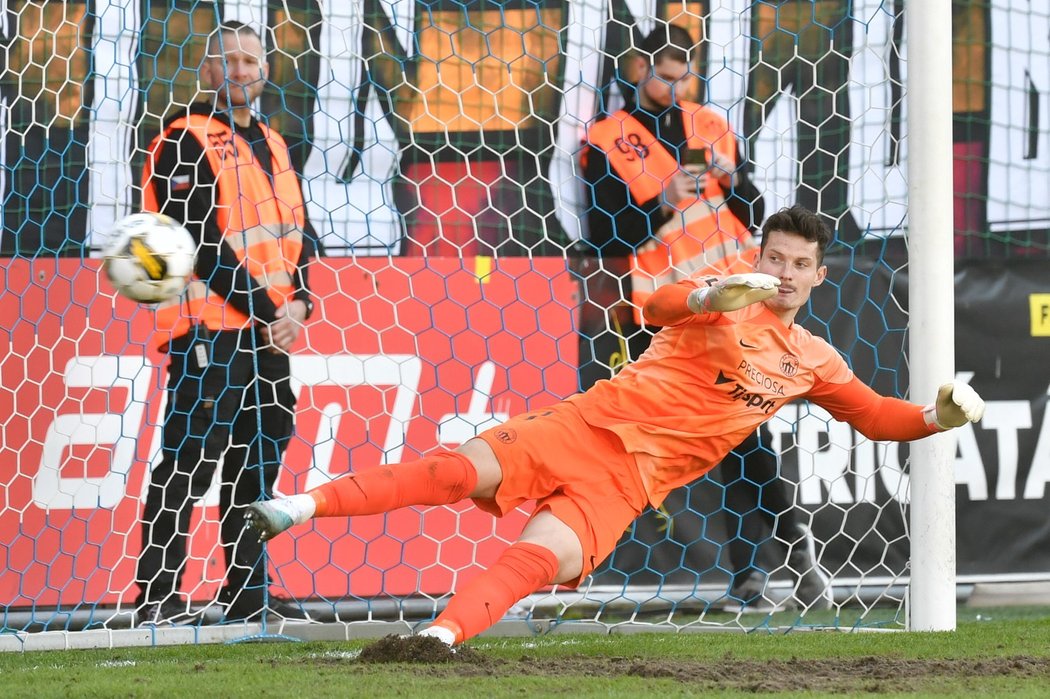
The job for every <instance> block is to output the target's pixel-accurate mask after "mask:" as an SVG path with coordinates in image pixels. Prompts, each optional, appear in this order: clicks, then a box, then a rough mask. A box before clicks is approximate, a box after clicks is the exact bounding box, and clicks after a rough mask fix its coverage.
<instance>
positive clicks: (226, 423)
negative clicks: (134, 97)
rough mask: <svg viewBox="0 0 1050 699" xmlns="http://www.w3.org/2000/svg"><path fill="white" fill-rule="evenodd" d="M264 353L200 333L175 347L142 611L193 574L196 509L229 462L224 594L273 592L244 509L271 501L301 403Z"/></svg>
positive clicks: (253, 343)
mask: <svg viewBox="0 0 1050 699" xmlns="http://www.w3.org/2000/svg"><path fill="white" fill-rule="evenodd" d="M257 347H261V342H260V340H259V337H258V335H257V333H255V332H254V331H251V330H246V331H243V332H235V331H224V332H213V333H209V332H208V331H207V330H205V329H203V328H198V329H194V330H193V331H191V332H190V333H189V334H187V335H185V336H183V337H180V338H176V339H175V340H173V341H172V343H171V347H170V348H169V357H170V365H169V369H168V405H167V410H166V412H165V415H164V426H163V435H162V444H161V449H162V458H161V461H160V464H159V465H158V466H157V467H156V468H155V469H154V470H153V472H152V474H151V476H150V484H149V489H148V491H147V494H146V506H145V509H144V511H143V516H142V520H143V522H142V553H141V554H140V556H139V560H138V568H137V572H136V581H137V582H138V584H139V588H140V594H139V603H140V604H141V603H143V602H159V601H163V600H164V599H165V598H166V597H168V596H169V595H171V594H172V593H173V592H175V591H177V590H178V589H179V587H180V585H181V582H182V575H183V572H184V570H185V567H186V555H187V554H186V540H187V536H188V534H189V523H190V515H191V514H192V511H193V506H194V504H195V503H197V502H198V501H199V500H200V499H201V498H202V497H204V495H205V493H206V492H207V490H208V488H209V486H210V485H211V482H212V478H213V476H214V474H215V470H216V468H218V466H219V464H220V462H221V463H222V474H221V489H220V496H219V499H220V502H219V514H220V519H221V525H220V536H221V539H222V548H223V553H224V555H225V559H226V569H227V574H226V585H227V587H228V588H231V589H233V590H238V589H241V588H244V587H258V588H260V590H261V589H262V588H264V587H265V586H267V585H268V584H269V579H268V574H267V571H266V561H265V560H264V559H263V547H262V544H260V543H259V542H258V537H257V536H253V535H252V533H251V531H250V530H247V529H245V528H244V516H243V510H244V508H245V507H246V506H247V505H249V504H251V503H252V502H255V501H256V500H258V499H260V497H262V496H263V495H266V496H267V497H269V496H270V495H271V494H272V490H273V485H274V482H275V481H276V480H277V474H278V470H279V468H280V463H281V458H282V456H283V455H284V451H285V449H287V447H288V443H289V441H290V440H291V435H292V429H293V417H294V414H295V396H294V395H293V394H292V389H291V370H290V363H289V357H288V355H286V354H274V353H272V352H269V351H267V350H262V349H260V350H256V348H257Z"/></svg>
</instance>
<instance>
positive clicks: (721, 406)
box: [246, 206, 984, 646]
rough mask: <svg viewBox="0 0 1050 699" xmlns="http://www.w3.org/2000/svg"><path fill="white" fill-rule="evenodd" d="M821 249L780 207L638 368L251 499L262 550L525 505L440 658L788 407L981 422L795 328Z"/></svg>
mask: <svg viewBox="0 0 1050 699" xmlns="http://www.w3.org/2000/svg"><path fill="white" fill-rule="evenodd" d="M830 239H831V235H830V233H829V232H828V230H827V228H826V227H825V226H824V224H823V223H822V222H821V220H820V219H819V218H818V217H817V215H816V214H814V213H812V212H810V211H808V210H806V209H804V208H802V207H798V206H796V207H793V208H790V209H784V210H781V211H779V212H778V213H776V214H774V215H773V216H771V217H770V218H769V219H768V220H767V221H766V222H765V225H764V226H763V235H762V244H761V252H760V255H759V258H758V261H757V262H756V263H755V272H754V273H745V274H734V275H731V276H728V277H725V278H715V277H708V278H696V277H694V278H689V279H686V280H683V281H680V282H678V283H675V284H671V285H667V286H664V287H661V288H659V289H657V290H656V291H655V293H653V294H652V296H650V297H649V299H648V300H647V302H646V304H645V307H644V313H645V319H646V321H647V322H648V323H651V324H654V325H659V326H663V328H662V329H661V330H660V332H658V333H657V334H656V336H655V337H654V338H653V341H652V344H651V346H650V347H649V349H648V351H646V352H645V353H644V354H643V355H642V356H641V357H640V358H639V359H638V360H637V361H636V362H634V363H633V364H630V365H628V366H626V367H624V369H623V370H622V371H621V372H620V373H618V374H617V375H616V376H614V377H613V378H612V379H609V380H605V381H599V382H598V383H597V384H595V385H594V386H593V387H592V388H591V389H589V390H588V391H586V392H585V393H581V394H577V395H575V396H572V397H571V398H568V399H567V400H564V401H562V402H560V403H557V404H555V405H552V406H549V407H546V408H541V409H539V410H534V411H532V412H528V413H525V414H523V415H519V416H516V417H514V418H512V419H511V420H509V421H508V422H506V423H504V424H502V425H500V426H498V427H495V428H492V429H489V430H486V431H485V432H483V433H482V434H481V435H479V436H478V437H477V438H476V439H472V440H470V441H468V442H466V443H464V444H463V445H461V446H460V447H459V448H458V449H456V450H455V451H451V452H443V453H438V454H434V455H431V456H427V457H425V458H423V459H420V460H417V461H412V462H408V463H403V464H398V465H393V466H381V467H378V468H372V469H366V470H362V471H361V472H359V473H354V474H351V475H348V476H345V477H343V478H339V479H337V480H335V481H332V482H331V483H328V484H325V485H323V486H321V487H319V488H316V489H314V490H311V491H309V492H307V493H304V494H300V495H293V496H290V497H284V498H278V499H275V500H270V501H265V502H257V503H255V504H253V505H251V506H250V507H249V509H248V512H247V515H246V516H247V519H248V523H249V525H250V526H252V527H254V528H255V529H256V530H258V531H259V534H260V539H263V540H266V539H270V538H271V537H273V536H275V535H277V534H279V533H280V532H283V531H284V530H286V529H288V528H289V527H291V526H293V525H295V524H301V523H303V522H306V521H307V520H308V519H310V518H311V517H336V516H353V515H368V514H377V513H381V512H387V511H389V510H394V509H397V508H401V507H406V506H409V505H443V504H448V503H454V502H457V501H459V500H462V499H464V498H468V497H469V498H472V499H473V500H474V502H475V504H476V505H477V506H478V507H480V508H481V509H483V510H485V511H486V512H490V513H492V514H493V515H495V516H496V517H500V516H502V515H504V514H506V513H507V512H510V511H511V510H513V509H514V508H515V507H517V506H518V505H520V504H522V503H524V502H526V501H529V500H535V501H536V507H535V511H534V514H533V515H532V517H531V518H530V519H529V521H528V523H527V524H526V525H525V528H524V530H523V531H522V533H521V535H520V536H519V537H518V540H517V541H516V542H515V543H513V544H512V545H511V546H510V547H509V548H507V550H505V551H504V552H503V553H502V554H501V555H500V557H499V558H498V560H497V561H496V562H495V563H494V564H493V565H492V567H491V568H489V569H487V570H485V571H483V572H481V573H480V574H478V575H477V576H476V577H475V578H474V579H473V580H471V581H470V582H469V583H467V584H466V586H464V587H462V588H461V589H460V590H459V591H458V592H457V594H455V595H454V596H453V598H452V599H451V600H450V601H449V603H448V606H447V607H446V608H445V610H444V611H443V612H442V613H441V614H440V615H439V616H438V617H437V619H436V620H435V621H434V623H433V624H432V625H431V626H430V627H429V628H427V629H426V630H424V631H422V632H421V633H422V634H424V635H428V636H433V637H436V638H438V639H440V640H442V641H444V642H445V643H447V644H448V645H449V646H452V645H455V644H457V643H461V642H463V641H464V640H466V639H468V638H471V637H473V636H475V635H477V634H478V633H480V632H482V631H484V630H485V629H486V628H488V627H489V626H491V625H492V624H494V623H495V622H496V621H498V620H499V619H500V618H502V617H503V615H504V613H505V612H506V611H507V610H508V609H509V608H510V607H511V605H513V604H514V603H516V602H518V601H519V600H520V599H522V598H523V597H525V596H527V595H529V594H531V593H533V592H535V591H537V590H539V589H540V588H543V587H545V586H547V585H550V584H552V583H557V584H563V585H567V586H569V587H575V586H577V585H578V584H579V583H580V582H581V581H582V580H583V579H584V578H585V577H586V576H587V575H588V574H590V573H591V572H592V571H593V570H594V569H595V567H596V566H598V565H599V564H600V563H601V562H602V561H603V560H604V559H605V558H606V557H607V556H608V555H609V554H610V553H611V552H612V550H613V547H614V546H615V545H616V542H617V540H618V539H619V538H620V535H621V534H622V533H623V531H624V529H625V528H627V526H628V525H629V524H630V523H631V522H632V521H633V520H634V519H635V518H636V517H638V516H639V515H640V514H641V513H642V511H643V510H644V509H645V508H646V506H648V505H652V506H653V507H658V506H659V505H660V503H661V502H662V501H663V500H664V498H665V497H666V496H667V494H668V493H669V492H670V491H671V490H673V489H674V488H677V487H678V486H681V485H684V484H686V483H689V482H691V481H693V480H695V479H696V478H698V477H699V476H701V475H703V474H704V473H706V472H707V471H709V470H711V469H712V468H714V466H715V465H716V464H718V463H719V462H720V461H721V460H722V459H723V458H724V457H725V456H726V454H727V453H728V452H729V451H730V450H731V449H732V448H733V447H735V446H736V445H737V444H739V443H740V442H741V441H742V440H743V439H744V438H745V437H747V436H748V435H750V434H751V433H753V432H754V431H755V428H756V427H758V425H760V424H761V423H762V422H764V421H766V420H768V419H769V418H771V417H772V416H773V414H774V413H776V411H777V410H779V409H780V408H782V407H783V406H784V405H786V404H787V403H789V402H791V401H793V400H798V399H802V398H805V399H807V400H810V401H813V402H814V403H816V404H818V405H820V406H822V407H823V408H825V409H826V410H827V411H828V412H829V413H831V415H832V416H834V417H835V418H836V419H838V420H843V421H845V422H848V423H849V424H851V425H852V426H853V427H854V428H856V429H857V430H859V431H860V432H861V433H863V434H864V435H865V436H866V437H868V438H869V439H873V440H896V441H909V440H914V439H920V438H922V437H926V436H928V435H931V434H933V433H935V432H939V431H942V430H947V429H950V428H953V427H959V426H962V425H964V424H966V423H967V422H968V421H970V422H976V421H978V420H980V419H981V416H982V415H983V414H984V401H982V400H981V398H980V397H979V396H978V395H977V393H976V392H975V391H974V390H973V389H972V388H970V387H969V386H968V385H966V384H963V383H959V382H954V383H948V384H945V385H944V386H942V387H941V388H940V390H939V391H938V394H937V398H936V401H935V402H934V403H933V404H932V405H928V406H921V405H916V404H913V403H909V402H906V401H903V400H898V399H896V398H889V397H886V396H881V395H879V394H877V393H875V392H874V391H873V390H872V389H871V388H869V387H868V386H867V385H865V384H864V383H862V382H861V381H859V380H858V379H857V378H856V377H855V376H854V375H853V373H852V372H851V371H850V369H849V368H848V367H847V366H846V362H845V361H844V360H843V359H842V357H840V356H839V354H838V353H837V352H836V351H835V350H834V349H832V347H831V346H830V345H828V344H827V343H826V342H825V341H824V340H822V339H820V338H816V337H813V336H812V335H811V334H810V333H809V332H808V331H806V330H805V329H803V328H802V327H800V326H799V325H798V324H796V323H795V322H794V319H795V315H796V314H797V313H798V310H799V308H801V307H802V306H803V305H804V304H805V303H806V301H807V300H808V299H809V296H810V292H811V291H812V289H813V287H815V286H819V285H820V284H821V283H823V281H824V278H825V276H826V274H827V267H825V266H824V264H823V259H824V252H825V249H826V248H827V246H828V243H829V241H830Z"/></svg>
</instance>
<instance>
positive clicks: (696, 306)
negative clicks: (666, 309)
mask: <svg viewBox="0 0 1050 699" xmlns="http://www.w3.org/2000/svg"><path fill="white" fill-rule="evenodd" d="M711 291H712V289H711V287H709V286H705V287H703V288H700V289H693V290H692V291H690V292H689V296H687V297H686V299H685V305H687V306H689V310H690V311H692V312H693V313H696V314H701V313H710V311H709V310H708V308H707V296H708V294H710V293H711Z"/></svg>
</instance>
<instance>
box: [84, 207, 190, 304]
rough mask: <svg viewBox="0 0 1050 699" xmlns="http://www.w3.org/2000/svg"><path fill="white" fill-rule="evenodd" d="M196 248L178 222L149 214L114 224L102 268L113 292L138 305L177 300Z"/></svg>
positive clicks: (188, 234)
mask: <svg viewBox="0 0 1050 699" xmlns="http://www.w3.org/2000/svg"><path fill="white" fill-rule="evenodd" d="M196 252H197V245H196V243H195V242H194V241H193V236H191V235H190V233H189V231H187V230H186V229H185V228H183V227H182V225H181V224H179V222H178V221H176V220H175V219H173V218H171V217H170V216H165V215H164V214H155V213H152V212H149V211H143V212H141V213H137V214H131V215H130V216H125V217H124V218H122V219H120V220H119V221H117V223H116V225H115V226H114V227H113V232H112V233H111V234H110V237H109V242H108V243H107V245H106V248H105V251H104V253H103V254H104V255H105V258H104V260H103V264H102V268H103V269H104V270H105V272H106V277H108V278H109V281H110V283H111V284H112V285H113V288H114V289H116V290H117V291H118V292H120V293H121V294H122V295H123V296H126V297H127V298H129V299H131V300H132V301H138V302H139V303H160V302H161V301H167V300H168V299H170V298H173V297H175V296H178V295H179V294H180V293H182V290H183V289H185V288H186V283H187V282H188V281H189V278H190V275H191V274H193V259H194V256H195V254H196Z"/></svg>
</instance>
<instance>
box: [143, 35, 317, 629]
mask: <svg viewBox="0 0 1050 699" xmlns="http://www.w3.org/2000/svg"><path fill="white" fill-rule="evenodd" d="M267 75H268V65H267V62H266V52H265V50H264V48H263V43H262V40H261V39H260V37H259V34H258V33H257V32H255V30H253V29H251V28H250V27H248V26H246V25H243V24H240V23H238V22H229V23H225V24H223V25H221V26H220V27H219V28H218V29H216V31H215V32H214V33H213V34H212V35H211V36H210V38H209V40H208V46H207V54H206V56H205V58H204V61H203V63H202V65H201V72H200V78H201V85H202V86H203V87H204V88H206V89H207V90H209V91H210V94H211V96H212V98H213V99H212V100H211V101H210V103H208V102H196V103H194V104H192V105H190V106H189V108H188V109H187V110H186V111H185V112H182V113H181V114H178V115H176V116H174V117H172V118H171V119H169V120H168V121H167V122H166V123H165V125H164V128H163V131H162V133H161V134H160V135H159V136H158V137H157V138H155V139H154V140H153V142H152V143H151V144H150V147H149V151H148V154H147V159H146V164H145V167H144V170H143V179H142V182H143V185H142V204H143V208H144V209H146V210H148V211H157V212H161V213H164V214H167V215H169V216H171V217H172V218H174V219H175V220H177V221H180V222H182V223H183V224H184V225H185V226H186V228H187V229H188V230H189V231H190V233H191V234H192V235H193V236H194V237H195V239H196V240H197V243H198V252H197V258H196V264H195V270H194V272H195V278H194V279H193V281H191V283H190V285H189V286H188V287H187V290H186V291H185V292H184V293H183V294H182V296H181V297H178V298H176V299H173V300H171V301H169V302H166V303H163V304H160V305H159V306H158V307H157V309H156V325H157V344H158V346H159V347H160V348H161V349H162V350H165V351H167V353H168V355H169V358H170V363H169V367H168V388H167V400H168V402H167V411H166V413H165V416H164V426H163V437H162V445H161V448H162V459H161V462H160V464H159V465H158V466H157V467H156V468H155V469H154V470H153V472H152V474H151V477H150V484H149V490H148V493H147V497H146V506H145V510H144V512H143V526H142V553H141V555H140V557H139V560H138V569H137V574H136V582H137V583H138V585H139V588H140V594H139V597H138V599H137V601H136V614H135V621H136V624H138V625H147V624H148V625H161V624H171V623H188V622H191V621H193V620H194V619H195V618H196V617H195V615H193V614H191V613H190V611H189V602H188V600H189V597H190V596H191V594H192V591H180V587H181V584H182V578H183V573H184V570H185V567H186V562H187V547H186V542H187V537H188V535H189V526H190V515H191V513H192V510H193V506H194V504H195V503H196V502H198V501H199V500H200V499H201V498H202V497H203V496H204V494H205V493H206V492H207V490H208V488H209V486H210V484H211V481H212V477H213V475H214V472H215V469H216V468H217V467H218V464H219V462H220V461H221V462H222V464H223V466H222V473H221V490H220V508H219V509H220V517H221V525H220V530H221V538H222V546H223V552H224V554H225V558H226V569H227V575H226V584H225V586H224V588H223V590H222V592H221V593H220V597H219V600H220V602H222V603H223V606H224V613H225V619H226V620H230V621H232V620H237V621H240V620H245V619H256V620H257V619H259V618H261V616H262V614H264V613H266V612H270V613H276V614H279V615H281V616H284V617H290V618H305V616H304V614H303V613H302V611H301V610H300V609H299V608H298V607H296V606H293V605H291V604H288V603H286V602H282V601H280V600H277V599H275V598H273V597H272V596H270V595H269V592H268V588H269V578H268V574H267V571H266V563H265V560H264V557H263V550H262V546H261V545H260V544H259V543H258V541H257V540H256V538H255V537H251V536H248V535H245V533H244V530H243V528H242V527H243V514H242V513H243V510H244V508H246V507H247V506H248V505H249V504H251V503H253V502H255V501H256V500H258V499H260V498H261V497H263V496H264V495H265V496H266V497H271V496H272V489H273V485H274V482H275V480H276V478H277V472H278V468H279V466H280V462H281V458H282V456H283V454H284V451H285V449H286V448H287V446H288V443H289V441H290V439H291V435H292V430H293V416H294V411H295V397H294V395H293V394H292V390H291V386H290V358H289V354H288V353H289V351H290V350H291V348H292V346H293V345H294V343H295V342H296V341H297V339H298V338H299V335H300V333H301V331H302V328H303V323H304V322H305V321H306V319H307V318H308V317H309V316H310V313H311V311H312V309H313V303H312V302H311V300H310V294H309V290H308V286H307V269H306V263H307V262H308V261H309V258H310V257H311V256H312V255H313V254H314V252H315V250H316V245H315V242H314V241H315V240H316V236H314V234H313V231H312V229H311V228H310V224H309V222H308V221H307V218H306V208H305V206H304V203H303V195H302V190H301V187H300V183H299V179H298V176H297V174H296V172H295V170H294V169H293V168H292V165H291V161H290V158H289V154H288V148H287V146H286V144H285V142H284V140H283V139H282V138H281V136H280V135H279V134H277V133H276V132H274V131H271V130H270V129H269V128H268V127H266V126H265V125H264V124H262V123H260V122H259V121H258V120H256V118H255V117H254V116H253V115H252V111H251V110H252V104H253V103H254V102H255V100H256V99H257V98H258V97H259V95H260V94H261V92H262V90H263V87H264V85H265V81H266V78H267Z"/></svg>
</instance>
